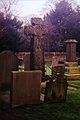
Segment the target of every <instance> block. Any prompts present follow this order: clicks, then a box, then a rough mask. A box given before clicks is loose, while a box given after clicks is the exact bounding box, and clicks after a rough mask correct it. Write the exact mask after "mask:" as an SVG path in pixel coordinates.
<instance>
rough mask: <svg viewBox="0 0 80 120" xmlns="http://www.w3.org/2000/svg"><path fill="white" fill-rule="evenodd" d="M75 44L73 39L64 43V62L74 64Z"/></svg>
mask: <svg viewBox="0 0 80 120" xmlns="http://www.w3.org/2000/svg"><path fill="white" fill-rule="evenodd" d="M76 43H77V41H76V40H74V39H70V40H67V41H66V61H67V62H76Z"/></svg>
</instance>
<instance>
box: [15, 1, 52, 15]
mask: <svg viewBox="0 0 80 120" xmlns="http://www.w3.org/2000/svg"><path fill="white" fill-rule="evenodd" d="M49 10H50V6H48V5H47V0H18V2H17V5H16V6H15V11H17V13H18V15H19V16H20V17H25V16H27V17H31V16H38V17H39V16H40V17H42V16H43V15H44V14H46V13H47V12H49Z"/></svg>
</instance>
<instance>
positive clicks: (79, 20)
mask: <svg viewBox="0 0 80 120" xmlns="http://www.w3.org/2000/svg"><path fill="white" fill-rule="evenodd" d="M47 17H48V18H49V19H50V22H51V24H52V25H53V26H55V27H53V34H54V35H53V36H52V37H53V43H55V42H56V44H55V45H57V48H58V49H57V50H60V49H61V47H62V49H63V50H65V41H66V40H67V39H76V40H77V41H78V45H77V49H78V51H80V50H79V45H80V7H79V6H77V7H76V8H75V9H73V8H72V6H71V4H70V3H68V2H67V1H66V0H62V1H60V2H59V3H57V4H56V8H55V10H52V11H51V12H50V14H49V15H48V16H47ZM55 28H56V29H55ZM53 45H54V44H53Z"/></svg>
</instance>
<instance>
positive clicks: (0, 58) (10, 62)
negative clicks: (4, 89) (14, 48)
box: [0, 51, 18, 86]
mask: <svg viewBox="0 0 80 120" xmlns="http://www.w3.org/2000/svg"><path fill="white" fill-rule="evenodd" d="M13 70H15V71H16V70H18V59H17V57H16V56H15V55H14V53H12V52H11V51H4V52H2V53H0V86H3V85H10V80H11V71H13Z"/></svg>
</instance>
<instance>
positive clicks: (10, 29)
mask: <svg viewBox="0 0 80 120" xmlns="http://www.w3.org/2000/svg"><path fill="white" fill-rule="evenodd" d="M21 26H22V22H20V21H19V20H17V19H16V18H15V17H13V18H12V16H10V15H7V16H6V18H5V17H4V14H2V13H1V14H0V51H4V50H11V51H13V52H15V51H17V50H18V47H19V45H20V44H21V43H22V41H21V37H20V34H19V32H18V30H19V29H20V28H21Z"/></svg>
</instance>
